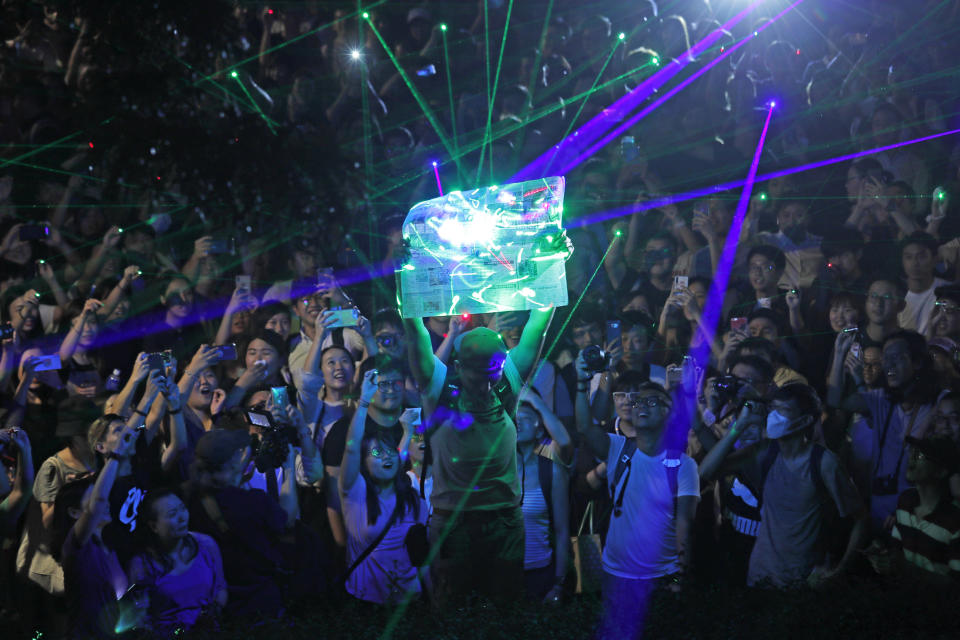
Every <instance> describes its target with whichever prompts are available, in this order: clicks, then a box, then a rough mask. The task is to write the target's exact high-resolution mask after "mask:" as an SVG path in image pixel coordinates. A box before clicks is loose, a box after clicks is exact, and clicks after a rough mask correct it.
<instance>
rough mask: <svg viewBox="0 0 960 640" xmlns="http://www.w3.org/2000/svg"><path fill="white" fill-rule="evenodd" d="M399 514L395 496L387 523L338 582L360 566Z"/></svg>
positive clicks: (398, 498)
mask: <svg viewBox="0 0 960 640" xmlns="http://www.w3.org/2000/svg"><path fill="white" fill-rule="evenodd" d="M399 514H400V496H397V503H396V505H395V506H394V507H393V513H391V514H390V519H389V520H387V524H385V525H384V527H383V531H381V532H380V535H378V536H377V539H376V540H374V541H373V542H371V543H370V546H369V547H367V548H366V549H364V550H363V553H361V554H360V555H359V556H357V559H356V560H354V561H353V564H351V565H350V568H349V569H347V571H346V573H344V574H343V578H341V580H340V582H341V583H343V582H346V581H347V578H349V577H350V574H351V573H353V571H354V569H356V568H357V567H359V566H360V563H361V562H363V561H364V560H366V559H367V556H369V555H370V554H371V553H373V552H374V550H375V549H376V548H377V546H379V544H380V543H381V542H383V539H384V538H385V537H386V535H387V532H388V531H390V529H391V528H392V527H393V524H394V523H395V522H396V521H397V516H398V515H399Z"/></svg>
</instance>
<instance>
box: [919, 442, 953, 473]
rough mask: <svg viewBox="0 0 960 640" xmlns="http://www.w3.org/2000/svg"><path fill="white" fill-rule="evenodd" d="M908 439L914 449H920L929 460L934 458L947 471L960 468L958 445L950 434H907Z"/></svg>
mask: <svg viewBox="0 0 960 640" xmlns="http://www.w3.org/2000/svg"><path fill="white" fill-rule="evenodd" d="M906 441H907V444H909V445H910V446H911V447H913V448H914V449H919V451H920V453H922V454H923V455H924V457H926V458H927V459H928V460H933V461H934V462H936V463H937V464H938V465H940V466H941V467H943V468H944V469H946V470H947V471H951V472H952V471H957V470H958V469H960V453H958V452H957V445H956V443H954V441H953V439H952V438H951V437H950V436H942V435H931V436H927V437H925V438H914V437H913V436H907V438H906Z"/></svg>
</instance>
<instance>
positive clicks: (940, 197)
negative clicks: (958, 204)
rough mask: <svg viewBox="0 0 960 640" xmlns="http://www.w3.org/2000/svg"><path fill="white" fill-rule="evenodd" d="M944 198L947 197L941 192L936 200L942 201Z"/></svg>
mask: <svg viewBox="0 0 960 640" xmlns="http://www.w3.org/2000/svg"><path fill="white" fill-rule="evenodd" d="M946 196H947V194H945V193H944V192H943V191H941V192H940V193H938V194H937V199H938V200H943V199H944V198H945V197H946Z"/></svg>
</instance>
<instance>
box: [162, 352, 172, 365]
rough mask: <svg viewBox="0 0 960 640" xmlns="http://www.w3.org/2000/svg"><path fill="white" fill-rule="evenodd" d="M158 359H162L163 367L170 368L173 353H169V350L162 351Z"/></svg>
mask: <svg viewBox="0 0 960 640" xmlns="http://www.w3.org/2000/svg"><path fill="white" fill-rule="evenodd" d="M160 357H161V358H163V364H164V366H170V365H171V364H173V351H170V349H164V350H163V351H161V352H160Z"/></svg>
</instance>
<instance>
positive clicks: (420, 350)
mask: <svg viewBox="0 0 960 640" xmlns="http://www.w3.org/2000/svg"><path fill="white" fill-rule="evenodd" d="M403 328H404V331H405V332H406V334H407V354H408V356H409V358H410V370H411V371H412V372H413V377H414V379H415V380H416V381H417V385H418V386H419V387H420V388H421V389H424V388H426V386H427V384H428V383H429V382H430V379H431V378H433V366H434V362H433V349H432V348H431V344H430V333H429V332H428V331H427V328H426V327H425V326H424V324H423V318H404V320H403Z"/></svg>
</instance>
